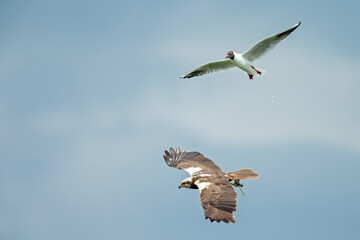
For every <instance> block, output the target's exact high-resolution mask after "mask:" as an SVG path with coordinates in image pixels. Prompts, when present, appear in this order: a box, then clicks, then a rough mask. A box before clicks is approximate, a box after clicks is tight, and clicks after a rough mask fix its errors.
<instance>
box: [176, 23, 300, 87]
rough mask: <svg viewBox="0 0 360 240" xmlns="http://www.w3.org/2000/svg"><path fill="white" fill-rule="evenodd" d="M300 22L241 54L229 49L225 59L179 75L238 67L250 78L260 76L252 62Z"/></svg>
mask: <svg viewBox="0 0 360 240" xmlns="http://www.w3.org/2000/svg"><path fill="white" fill-rule="evenodd" d="M300 24H301V22H299V23H297V24H296V25H294V26H292V27H291V28H289V29H287V30H285V31H283V32H281V33H278V34H275V35H273V36H271V37H268V38H265V39H264V40H262V41H260V42H258V43H257V44H255V46H253V47H252V48H251V49H250V50H249V51H247V52H245V53H243V54H240V53H236V52H234V51H229V52H227V54H226V57H225V60H221V61H216V62H209V63H207V64H205V65H202V66H200V67H198V68H196V69H194V70H193V71H191V72H189V73H188V74H185V75H183V76H180V77H181V78H192V77H196V76H201V75H204V74H207V73H212V72H217V71H220V70H226V69H229V68H234V67H238V68H240V69H242V70H244V71H245V72H246V73H247V74H248V75H249V79H250V80H253V77H254V76H260V75H261V74H262V73H263V70H261V69H259V68H255V67H254V65H253V63H254V62H255V60H257V59H258V58H260V57H262V56H263V55H265V53H267V52H269V51H270V50H271V49H273V48H274V47H275V46H276V45H277V44H278V43H279V42H280V41H281V40H284V39H285V38H286V37H287V36H289V34H290V33H292V32H293V31H294V30H295V29H296V28H297V27H298V26H300Z"/></svg>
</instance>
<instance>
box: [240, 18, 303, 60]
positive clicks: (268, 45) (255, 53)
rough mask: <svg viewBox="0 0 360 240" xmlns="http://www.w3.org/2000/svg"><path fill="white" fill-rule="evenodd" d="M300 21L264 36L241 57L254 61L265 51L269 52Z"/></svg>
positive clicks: (298, 24)
mask: <svg viewBox="0 0 360 240" xmlns="http://www.w3.org/2000/svg"><path fill="white" fill-rule="evenodd" d="M300 24H301V22H299V23H297V24H296V25H294V26H292V27H291V28H289V29H287V30H285V31H283V32H281V33H278V34H275V35H273V36H271V37H268V38H265V39H264V40H262V41H260V42H258V43H257V44H256V45H255V46H253V47H252V48H251V49H250V50H249V51H247V52H246V53H244V54H243V57H245V58H246V59H248V60H249V61H251V62H252V61H255V60H256V59H258V58H260V57H261V56H263V55H264V54H265V53H267V52H269V51H270V50H271V49H273V48H274V47H275V46H276V45H277V44H278V43H279V42H281V40H284V39H285V38H286V37H287V36H289V34H290V33H292V32H293V31H294V30H295V29H296V28H297V27H298V26H300Z"/></svg>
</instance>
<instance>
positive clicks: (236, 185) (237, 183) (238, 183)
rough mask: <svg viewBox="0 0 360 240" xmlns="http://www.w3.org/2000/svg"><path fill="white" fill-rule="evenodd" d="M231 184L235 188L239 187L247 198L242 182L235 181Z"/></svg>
mask: <svg viewBox="0 0 360 240" xmlns="http://www.w3.org/2000/svg"><path fill="white" fill-rule="evenodd" d="M230 184H231V185H233V186H234V187H239V188H240V191H241V192H242V194H243V195H244V196H245V193H244V191H243V190H242V187H244V184H243V183H240V180H234V182H233V183H232V182H231V181H230Z"/></svg>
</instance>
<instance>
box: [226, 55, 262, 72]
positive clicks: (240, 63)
mask: <svg viewBox="0 0 360 240" xmlns="http://www.w3.org/2000/svg"><path fill="white" fill-rule="evenodd" d="M232 62H233V64H234V65H235V66H236V67H238V68H240V69H242V70H244V71H245V72H247V73H248V74H250V75H253V76H258V75H259V74H258V73H257V72H256V70H255V69H253V68H252V66H253V63H252V62H250V61H249V60H248V59H246V58H244V57H243V55H242V54H240V53H236V52H234V60H232Z"/></svg>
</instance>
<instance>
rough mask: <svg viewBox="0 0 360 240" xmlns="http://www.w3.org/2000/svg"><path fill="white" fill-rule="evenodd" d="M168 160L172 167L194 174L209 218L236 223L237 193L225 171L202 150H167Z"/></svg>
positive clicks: (206, 216) (166, 157)
mask: <svg viewBox="0 0 360 240" xmlns="http://www.w3.org/2000/svg"><path fill="white" fill-rule="evenodd" d="M164 159H165V162H166V163H167V164H168V165H169V166H170V167H175V168H178V169H181V170H185V171H187V172H188V173H189V174H190V175H192V176H193V178H194V180H195V182H194V184H195V185H196V186H197V187H198V189H199V191H200V200H201V205H202V206H203V208H204V214H205V219H207V218H209V219H210V221H211V222H213V221H217V222H221V221H224V222H226V223H228V222H235V217H234V215H233V212H235V211H236V205H237V200H236V197H237V194H236V192H235V190H234V189H233V187H232V186H231V185H230V184H229V180H228V178H227V177H226V175H225V173H224V172H223V171H222V170H221V169H220V168H219V167H218V166H217V165H216V164H215V163H214V162H213V161H211V160H210V159H208V158H206V157H205V156H204V155H203V154H202V153H199V152H187V151H184V150H182V151H181V150H180V149H179V148H176V150H174V149H173V148H170V152H169V151H165V155H164Z"/></svg>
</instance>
